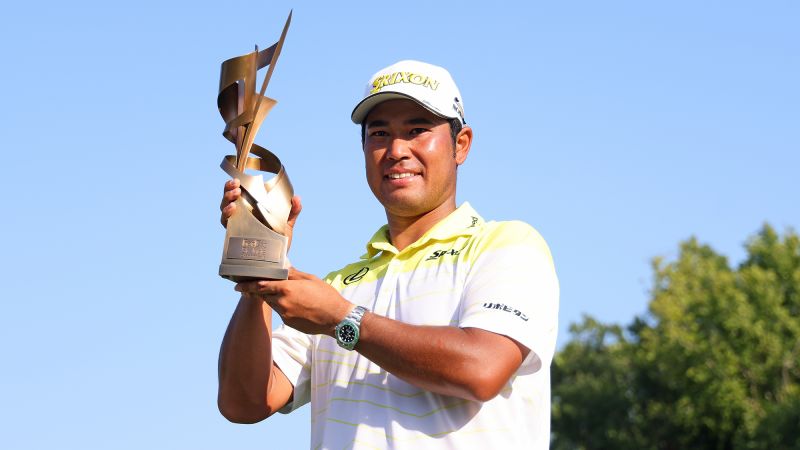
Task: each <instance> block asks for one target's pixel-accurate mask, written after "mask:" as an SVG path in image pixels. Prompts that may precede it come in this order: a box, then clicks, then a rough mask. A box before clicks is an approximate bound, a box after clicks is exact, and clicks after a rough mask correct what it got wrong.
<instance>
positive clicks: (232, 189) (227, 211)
mask: <svg viewBox="0 0 800 450" xmlns="http://www.w3.org/2000/svg"><path fill="white" fill-rule="evenodd" d="M241 196H242V188H241V184H240V183H239V180H238V179H236V178H234V179H232V180H228V181H227V182H226V183H225V191H224V193H223V194H222V202H220V204H219V209H220V212H221V213H222V214H221V215H220V222H221V223H222V226H223V227H225V226H227V225H228V219H230V218H231V216H233V214H234V212H236V203H235V202H236V200H237V199H238V198H239V197H241ZM302 210H303V205H302V203H301V202H300V197H298V196H296V195H295V196H294V197H292V209H291V211H289V218H288V219H287V221H286V224H287V227H286V237H287V238H288V239H289V247H291V246H292V234H293V232H294V224H295V222H297V216H299V215H300V211H302ZM287 250H288V248H287Z"/></svg>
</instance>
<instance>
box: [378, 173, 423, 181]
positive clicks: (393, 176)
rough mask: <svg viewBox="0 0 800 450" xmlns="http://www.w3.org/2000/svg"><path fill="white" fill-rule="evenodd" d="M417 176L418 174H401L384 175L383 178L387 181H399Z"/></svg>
mask: <svg viewBox="0 0 800 450" xmlns="http://www.w3.org/2000/svg"><path fill="white" fill-rule="evenodd" d="M417 175H418V174H416V173H414V172H401V173H390V174H386V175H384V176H383V178H386V179H389V180H400V179H403V178H411V177H415V176H417Z"/></svg>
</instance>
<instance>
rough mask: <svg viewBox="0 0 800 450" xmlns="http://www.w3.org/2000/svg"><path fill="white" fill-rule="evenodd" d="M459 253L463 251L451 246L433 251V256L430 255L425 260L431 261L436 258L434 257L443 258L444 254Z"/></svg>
mask: <svg viewBox="0 0 800 450" xmlns="http://www.w3.org/2000/svg"><path fill="white" fill-rule="evenodd" d="M459 253H461V250H456V249H453V248H451V249H450V250H436V251H434V252H433V254H432V255H431V256H428V257H427V258H426V259H425V261H431V260H434V259H439V258H441V257H442V256H445V255H450V256H456V255H458V254H459Z"/></svg>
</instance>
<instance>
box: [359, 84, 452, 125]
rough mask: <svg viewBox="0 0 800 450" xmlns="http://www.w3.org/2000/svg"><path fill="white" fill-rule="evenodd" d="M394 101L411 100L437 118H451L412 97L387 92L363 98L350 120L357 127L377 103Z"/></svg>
mask: <svg viewBox="0 0 800 450" xmlns="http://www.w3.org/2000/svg"><path fill="white" fill-rule="evenodd" d="M395 99H406V100H412V101H414V102H415V103H416V104H418V105H419V106H422V107H423V108H425V109H427V110H428V111H430V112H432V113H433V114H436V115H437V116H439V117H441V118H444V119H451V117H448V116H446V115H444V114H442V113H441V112H439V111H436V110H434V109H432V108H431V107H430V106H428V105H426V104H424V103H422V102H420V101H419V100H417V99H416V98H414V97H412V96H410V95H408V94H403V93H401V92H391V91H389V92H378V93H376V94H372V95H369V96H367V97H365V98H364V100H361V101H360V102H359V103H358V104H357V105H356V107H355V108H353V112H352V113H351V114H350V120H352V121H353V123H354V124H357V125H358V124H361V123H362V122H364V119H366V118H367V114H369V112H370V111H371V110H372V108H374V107H376V106H378V104H379V103H383V102H385V101H387V100H395Z"/></svg>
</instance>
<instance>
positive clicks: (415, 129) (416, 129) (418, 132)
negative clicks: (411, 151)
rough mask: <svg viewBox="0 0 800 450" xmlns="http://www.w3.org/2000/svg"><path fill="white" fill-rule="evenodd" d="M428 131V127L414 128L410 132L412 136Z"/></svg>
mask: <svg viewBox="0 0 800 450" xmlns="http://www.w3.org/2000/svg"><path fill="white" fill-rule="evenodd" d="M426 131H428V129H427V128H412V129H411V132H410V134H411V135H412V136H416V135H418V134H422V133H424V132H426Z"/></svg>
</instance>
